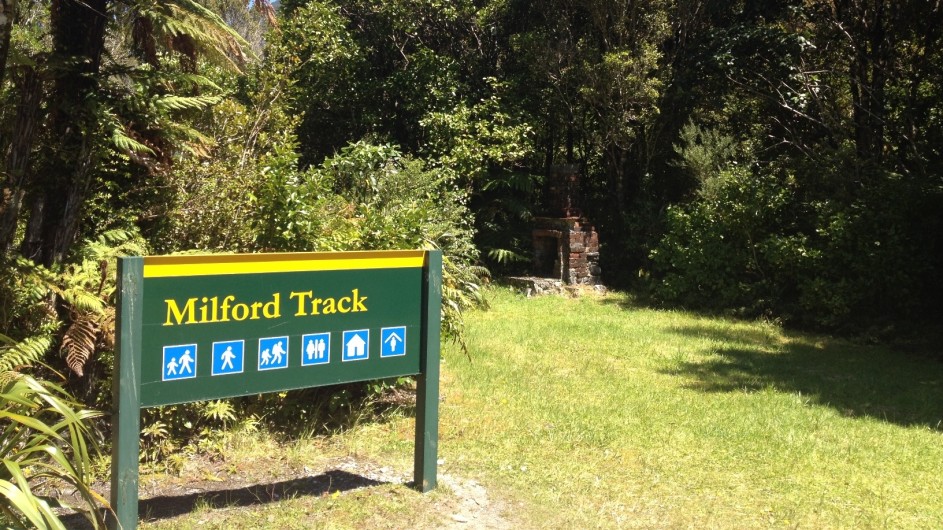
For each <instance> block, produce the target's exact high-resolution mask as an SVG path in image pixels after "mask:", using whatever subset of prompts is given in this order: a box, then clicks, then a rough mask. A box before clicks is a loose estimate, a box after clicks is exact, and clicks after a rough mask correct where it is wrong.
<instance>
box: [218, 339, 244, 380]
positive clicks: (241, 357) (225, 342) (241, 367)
mask: <svg viewBox="0 0 943 530" xmlns="http://www.w3.org/2000/svg"><path fill="white" fill-rule="evenodd" d="M217 344H219V345H233V344H239V345H240V347H241V348H240V349H241V350H242V353H241V354H240V355H239V369H238V370H237V369H236V368H235V367H233V369H231V370H227V371H225V372H217V371H216V345H217ZM210 365H211V367H212V370H211V375H229V374H241V373H243V372H244V371H245V369H246V341H244V340H242V339H239V340H222V341H219V342H214V343H213V362H212V363H211V364H210Z"/></svg>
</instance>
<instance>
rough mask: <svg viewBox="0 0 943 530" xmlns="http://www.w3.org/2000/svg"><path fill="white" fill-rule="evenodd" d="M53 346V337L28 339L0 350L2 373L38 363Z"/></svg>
mask: <svg viewBox="0 0 943 530" xmlns="http://www.w3.org/2000/svg"><path fill="white" fill-rule="evenodd" d="M50 346H52V337H50V336H44V335H41V336H38V337H28V338H26V339H23V340H21V341H19V342H17V343H16V344H13V345H12V346H8V347H5V348H0V372H11V371H16V370H18V369H22V368H26V367H29V366H32V365H34V364H36V363H38V362H39V361H40V360H41V359H42V358H43V356H44V355H46V352H47V351H49V348H50Z"/></svg>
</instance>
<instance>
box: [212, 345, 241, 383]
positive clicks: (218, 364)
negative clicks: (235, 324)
mask: <svg viewBox="0 0 943 530" xmlns="http://www.w3.org/2000/svg"><path fill="white" fill-rule="evenodd" d="M245 353H246V342H245V341H244V340H229V341H224V342H214V343H213V370H212V374H213V375H226V374H241V373H242V372H243V367H244V366H245V358H246V356H245Z"/></svg>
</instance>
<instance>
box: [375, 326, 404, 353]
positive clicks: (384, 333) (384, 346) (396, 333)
mask: <svg viewBox="0 0 943 530" xmlns="http://www.w3.org/2000/svg"><path fill="white" fill-rule="evenodd" d="M401 355H406V326H396V327H392V328H382V329H381V330H380V357H399V356H401Z"/></svg>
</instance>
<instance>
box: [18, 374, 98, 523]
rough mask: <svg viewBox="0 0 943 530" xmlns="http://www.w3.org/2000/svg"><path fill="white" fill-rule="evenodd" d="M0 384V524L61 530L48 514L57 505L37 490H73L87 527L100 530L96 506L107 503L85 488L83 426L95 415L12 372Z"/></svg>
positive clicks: (87, 463)
mask: <svg viewBox="0 0 943 530" xmlns="http://www.w3.org/2000/svg"><path fill="white" fill-rule="evenodd" d="M0 382H2V386H0V418H2V419H3V420H4V421H3V426H2V430H0V458H2V464H3V466H2V468H0V495H2V502H0V512H2V514H3V515H2V516H0V517H2V519H0V520H2V521H3V523H4V524H5V525H10V526H13V527H18V528H61V529H64V528H65V526H64V525H63V524H62V522H61V521H60V519H59V516H58V515H57V512H56V511H54V510H53V508H55V507H58V506H59V505H58V504H56V502H55V500H54V499H48V498H46V497H44V496H43V495H42V493H43V492H42V491H41V490H38V488H39V487H40V486H48V485H50V483H52V484H58V485H60V486H66V487H69V488H73V489H74V490H75V491H76V492H77V493H78V494H79V496H80V497H81V499H82V501H83V502H84V503H85V507H86V509H87V511H85V512H84V513H85V515H86V517H87V518H88V519H89V521H90V522H91V523H92V524H93V525H94V527H95V528H104V526H105V525H104V520H103V519H102V515H101V513H100V512H99V511H98V506H99V504H103V505H105V506H107V504H108V503H107V502H106V501H105V499H103V498H102V497H101V496H100V495H98V494H97V493H96V492H95V491H93V490H92V489H91V488H90V487H89V486H88V484H89V483H90V482H91V478H92V477H91V469H92V462H91V459H92V456H93V452H92V450H93V448H91V447H90V446H89V431H88V428H87V426H86V423H87V422H88V421H89V420H90V419H91V418H94V417H95V416H97V414H96V413H93V412H91V411H88V410H83V409H82V408H81V407H80V405H79V404H77V403H75V402H74V401H72V399H71V398H70V397H69V395H68V394H67V393H66V392H65V390H63V389H62V388H61V387H59V386H57V385H54V384H52V383H48V382H41V381H38V380H36V379H34V378H32V377H30V376H27V375H23V374H18V373H13V372H4V373H3V374H2V375H0Z"/></svg>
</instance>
